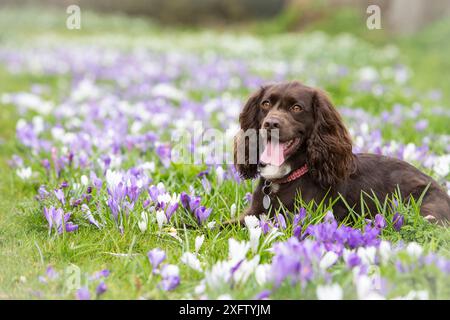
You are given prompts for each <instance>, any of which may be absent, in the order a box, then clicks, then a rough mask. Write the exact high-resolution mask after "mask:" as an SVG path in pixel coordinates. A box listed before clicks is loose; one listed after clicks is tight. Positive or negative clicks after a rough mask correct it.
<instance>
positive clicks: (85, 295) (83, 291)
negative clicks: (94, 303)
mask: <svg viewBox="0 0 450 320" xmlns="http://www.w3.org/2000/svg"><path fill="white" fill-rule="evenodd" d="M76 298H77V300H91V293H90V292H89V289H88V288H86V287H82V288H80V289H78V290H77V292H76Z"/></svg>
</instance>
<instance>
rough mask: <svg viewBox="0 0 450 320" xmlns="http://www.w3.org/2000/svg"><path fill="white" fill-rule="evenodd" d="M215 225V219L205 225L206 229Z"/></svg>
mask: <svg viewBox="0 0 450 320" xmlns="http://www.w3.org/2000/svg"><path fill="white" fill-rule="evenodd" d="M215 225H216V222H215V221H211V222H208V224H207V225H206V226H207V227H208V229H212V228H214V227H215Z"/></svg>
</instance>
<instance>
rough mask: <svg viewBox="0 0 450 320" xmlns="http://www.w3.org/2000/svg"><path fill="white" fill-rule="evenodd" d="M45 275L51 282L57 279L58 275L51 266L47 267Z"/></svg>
mask: <svg viewBox="0 0 450 320" xmlns="http://www.w3.org/2000/svg"><path fill="white" fill-rule="evenodd" d="M45 273H46V274H47V278H48V279H51V280H54V279H56V278H58V277H59V273H58V272H57V271H56V270H55V268H53V267H52V266H48V267H47V270H46V272H45Z"/></svg>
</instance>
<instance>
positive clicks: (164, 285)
mask: <svg viewBox="0 0 450 320" xmlns="http://www.w3.org/2000/svg"><path fill="white" fill-rule="evenodd" d="M161 277H162V280H161V282H160V286H161V289H163V290H166V291H171V290H173V289H175V288H176V287H178V285H179V284H180V276H179V269H178V266H176V265H173V264H166V265H165V266H164V267H163V268H162V270H161Z"/></svg>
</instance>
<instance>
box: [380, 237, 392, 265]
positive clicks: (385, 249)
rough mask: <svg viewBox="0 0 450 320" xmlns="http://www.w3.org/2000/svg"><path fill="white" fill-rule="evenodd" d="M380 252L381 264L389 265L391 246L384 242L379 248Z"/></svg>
mask: <svg viewBox="0 0 450 320" xmlns="http://www.w3.org/2000/svg"><path fill="white" fill-rule="evenodd" d="M378 252H379V253H380V257H381V262H382V263H387V262H388V261H389V258H390V256H391V252H392V249H391V244H390V243H389V242H388V241H385V240H382V241H381V242H380V246H379V247H378Z"/></svg>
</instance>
